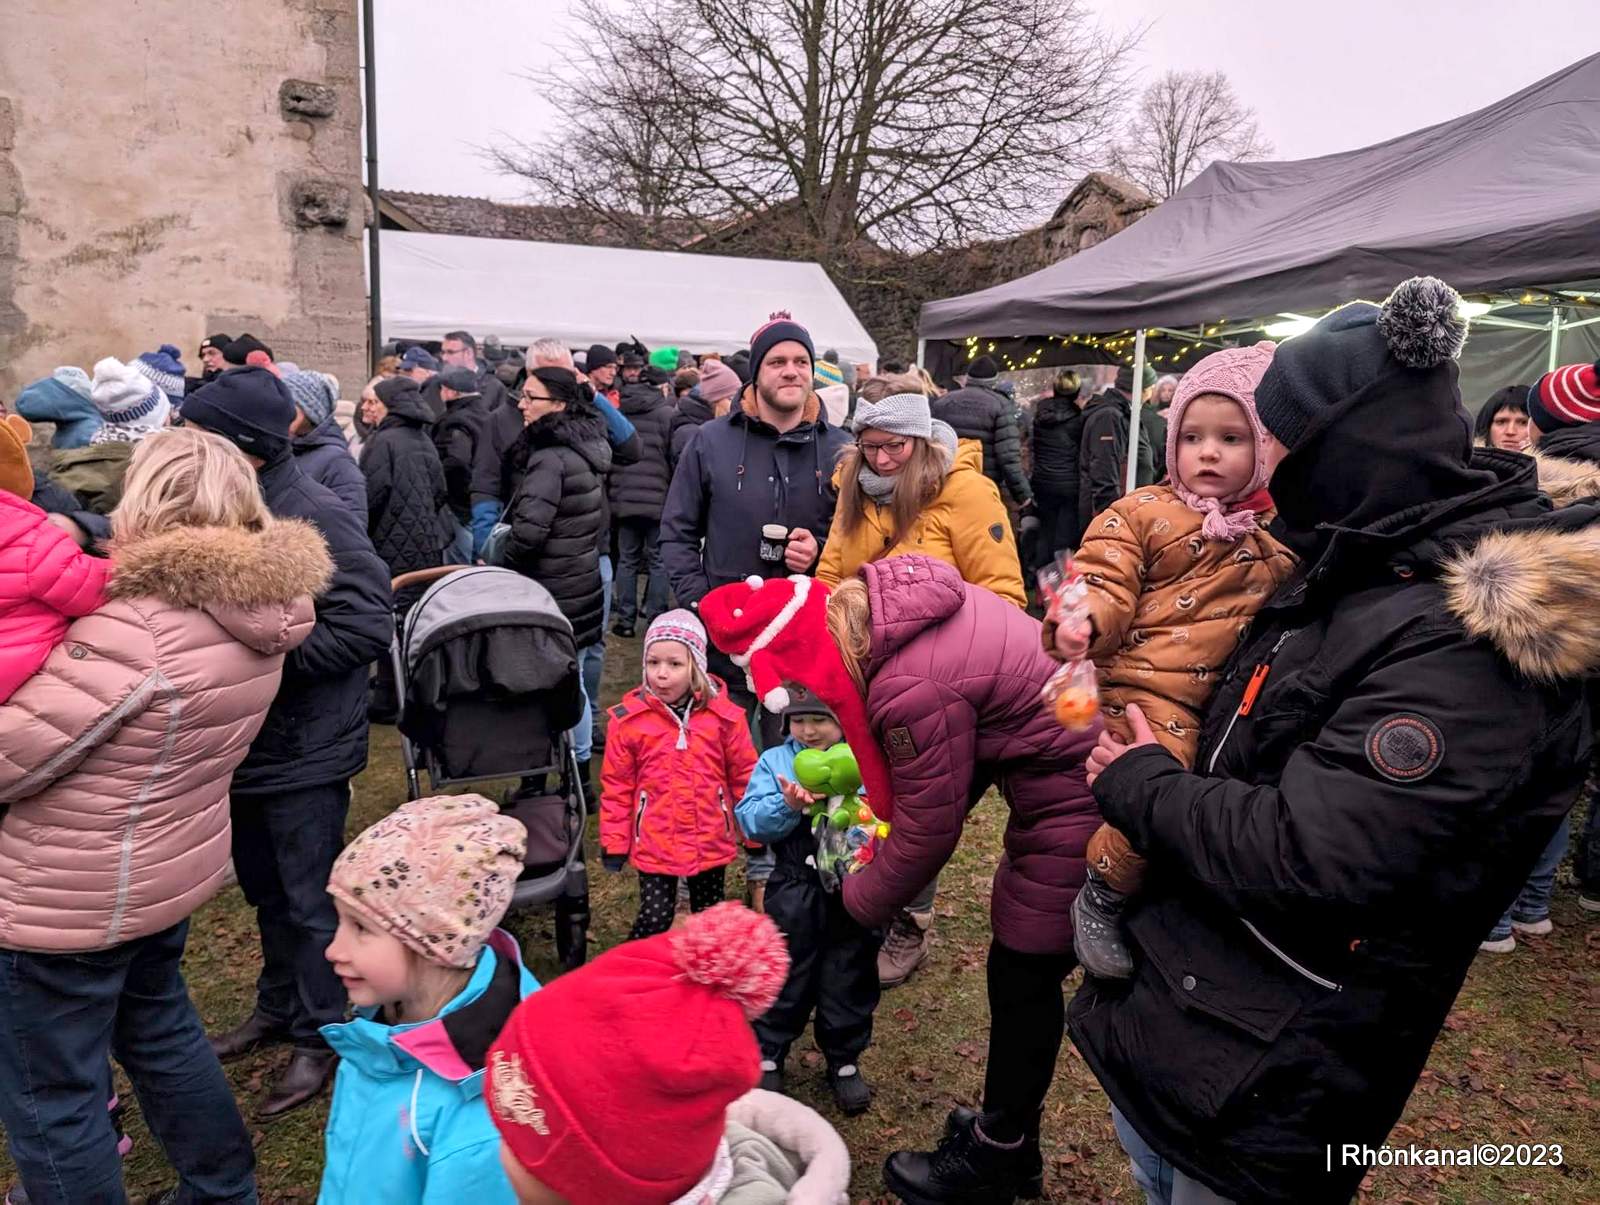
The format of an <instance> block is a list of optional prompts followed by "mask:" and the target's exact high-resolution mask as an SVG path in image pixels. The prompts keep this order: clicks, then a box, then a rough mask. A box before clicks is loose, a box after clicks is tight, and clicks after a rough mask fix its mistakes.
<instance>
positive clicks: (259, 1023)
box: [208, 1012, 289, 1063]
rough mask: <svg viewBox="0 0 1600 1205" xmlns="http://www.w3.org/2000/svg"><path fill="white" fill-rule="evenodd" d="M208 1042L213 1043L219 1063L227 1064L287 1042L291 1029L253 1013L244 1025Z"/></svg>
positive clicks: (212, 1048) (212, 1049)
mask: <svg viewBox="0 0 1600 1205" xmlns="http://www.w3.org/2000/svg"><path fill="white" fill-rule="evenodd" d="M208 1040H209V1041H210V1043H211V1051H212V1053H213V1054H215V1055H216V1056H217V1059H218V1061H219V1062H223V1063H226V1062H229V1061H230V1060H232V1059H236V1058H239V1057H241V1056H242V1055H246V1054H249V1053H250V1052H251V1051H252V1050H256V1049H259V1048H260V1047H262V1046H276V1045H278V1044H279V1043H282V1042H287V1041H288V1040H289V1027H288V1026H287V1025H284V1024H282V1023H280V1022H278V1021H271V1020H268V1019H267V1018H266V1017H263V1016H262V1015H261V1014H260V1013H256V1012H253V1013H251V1014H250V1015H249V1016H248V1017H246V1018H245V1020H244V1024H243V1025H237V1026H235V1027H234V1028H233V1029H230V1030H228V1031H227V1032H226V1033H219V1034H217V1035H216V1036H215V1037H213V1038H210V1039H208Z"/></svg>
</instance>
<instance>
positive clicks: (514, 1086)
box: [487, 901, 850, 1205]
mask: <svg viewBox="0 0 1600 1205" xmlns="http://www.w3.org/2000/svg"><path fill="white" fill-rule="evenodd" d="M788 964H789V958H788V955H787V953H785V951H784V944H783V935H782V934H780V933H779V932H778V930H777V927H776V926H775V925H774V924H773V923H772V921H771V920H770V919H769V918H767V917H765V916H760V915H758V914H756V913H754V912H751V911H750V910H749V909H747V908H745V907H744V906H743V905H741V904H737V903H733V902H731V901H730V902H726V903H722V904H718V905H717V906H716V907H715V908H712V909H711V910H709V911H707V912H703V913H700V914H698V915H696V916H694V917H691V918H690V920H689V922H688V923H687V924H686V925H684V926H683V927H682V928H681V929H677V930H674V931H673V932H670V933H665V934H659V935H657V936H655V937H650V938H647V939H645V940H643V941H636V942H627V943H625V944H623V945H620V946H618V947H616V948H615V949H613V950H610V951H608V952H607V953H605V954H602V955H601V956H600V957H599V958H597V959H595V960H594V961H593V962H591V963H589V964H588V965H587V966H584V967H581V968H579V969H578V970H576V971H572V972H569V973H568V974H566V975H563V976H561V978H559V979H557V980H556V981H555V982H554V983H553V984H551V985H550V986H549V987H546V988H544V989H543V990H541V991H539V992H536V993H534V994H533V995H532V996H529V997H528V998H527V999H526V1000H524V1001H523V1002H522V1003H521V1004H520V1005H519V1006H518V1007H517V1010H516V1012H514V1013H513V1014H512V1015H511V1019H510V1021H508V1022H507V1023H506V1027H505V1029H504V1030H503V1031H502V1032H501V1034H500V1036H499V1038H497V1039H496V1040H495V1043H494V1045H493V1046H492V1047H491V1048H490V1050H489V1086H488V1091H487V1096H488V1100H489V1111H490V1115H491V1116H492V1117H493V1118H494V1123H495V1125H496V1126H498V1127H499V1130H500V1137H501V1147H500V1159H501V1162H502V1164H503V1165H504V1166H505V1170H506V1175H507V1176H509V1177H510V1179H511V1185H512V1188H513V1189H514V1190H515V1191H516V1194H517V1199H518V1200H519V1201H520V1202H523V1203H524V1205H617V1203H619V1202H628V1203H629V1205H781V1203H782V1202H786V1201H787V1202H792V1203H794V1205H846V1203H847V1202H848V1200H849V1197H848V1192H849V1185H850V1156H849V1153H848V1152H847V1151H846V1150H845V1145H844V1142H843V1140H842V1139H840V1137H839V1135H838V1134H837V1133H835V1132H834V1130H833V1129H832V1127H831V1126H829V1125H828V1123H827V1122H826V1121H824V1120H823V1119H822V1118H821V1117H819V1116H818V1115H817V1114H816V1113H814V1112H813V1111H812V1110H810V1109H808V1108H806V1107H805V1106H804V1105H802V1104H799V1103H798V1102H796V1101H792V1100H789V1099H788V1098H787V1097H783V1096H779V1095H777V1094H775V1093H771V1092H762V1091H760V1090H759V1089H756V1088H755V1085H756V1081H757V1080H758V1079H759V1078H760V1075H761V1070H760V1054H759V1051H758V1050H757V1047H756V1040H755V1036H754V1035H753V1034H752V1033H751V1030H750V1022H751V1020H752V1019H753V1018H755V1017H758V1016H760V1015H761V1013H762V1012H764V1011H765V1010H766V1009H767V1008H768V1007H770V1006H771V1004H772V1002H773V1000H774V999H775V998H776V997H777V994H778V989H779V988H780V987H781V986H782V984H783V981H784V975H785V973H786V971H787V970H788Z"/></svg>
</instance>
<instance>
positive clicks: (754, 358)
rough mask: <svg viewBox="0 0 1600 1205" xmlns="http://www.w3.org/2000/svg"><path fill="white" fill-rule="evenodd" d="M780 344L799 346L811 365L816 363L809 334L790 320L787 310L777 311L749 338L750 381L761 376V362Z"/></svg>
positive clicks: (814, 350) (815, 353)
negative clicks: (802, 348)
mask: <svg viewBox="0 0 1600 1205" xmlns="http://www.w3.org/2000/svg"><path fill="white" fill-rule="evenodd" d="M780 343H798V344H800V345H801V346H802V347H804V348H805V349H806V355H808V356H810V357H811V361H812V363H815V362H816V359H817V352H816V349H815V348H814V347H812V346H811V332H810V331H808V330H806V328H805V327H803V326H801V325H800V324H799V323H798V322H796V321H795V320H794V319H793V318H791V317H790V316H789V311H788V310H779V311H778V312H777V313H775V314H773V315H772V317H771V319H770V320H769V321H768V322H767V324H766V325H765V326H763V327H762V328H761V329H760V330H758V331H757V332H756V333H755V334H753V335H751V336H750V379H751V380H754V379H755V378H756V377H757V376H759V375H760V374H761V362H762V361H763V360H765V359H766V358H767V353H769V352H770V351H771V350H772V349H773V348H774V347H776V346H778V344H780Z"/></svg>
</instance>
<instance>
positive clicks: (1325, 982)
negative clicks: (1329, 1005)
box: [1239, 916, 1344, 992]
mask: <svg viewBox="0 0 1600 1205" xmlns="http://www.w3.org/2000/svg"><path fill="white" fill-rule="evenodd" d="M1239 923H1240V924H1242V925H1243V926H1244V927H1245V928H1246V929H1249V930H1250V932H1251V933H1253V934H1255V939H1256V940H1257V941H1259V942H1260V943H1261V944H1262V945H1264V946H1266V947H1267V949H1269V950H1271V951H1272V952H1273V953H1274V954H1276V955H1277V956H1278V960H1279V961H1280V962H1282V963H1283V965H1284V966H1286V967H1288V968H1289V969H1290V970H1291V971H1297V972H1298V973H1299V974H1301V975H1303V976H1304V977H1305V978H1307V979H1309V980H1311V982H1312V983H1315V984H1316V985H1317V986H1318V987H1325V988H1327V989H1328V990H1329V991H1330V992H1342V991H1344V988H1342V987H1340V986H1339V985H1338V984H1337V983H1335V982H1334V981H1333V980H1332V979H1324V978H1323V977H1322V976H1321V975H1319V974H1317V973H1316V972H1315V971H1312V970H1308V969H1307V968H1305V967H1303V966H1301V965H1300V964H1299V963H1298V962H1296V961H1295V960H1294V959H1292V958H1290V957H1289V956H1288V955H1287V954H1285V953H1284V952H1283V951H1282V950H1280V949H1278V947H1277V946H1275V945H1273V944H1272V943H1271V942H1270V941H1268V940H1267V939H1266V937H1265V936H1263V934H1262V932H1261V930H1260V929H1258V928H1256V927H1255V926H1254V925H1252V924H1251V923H1250V922H1249V921H1247V920H1245V919H1244V917H1242V916H1241V917H1240V918H1239Z"/></svg>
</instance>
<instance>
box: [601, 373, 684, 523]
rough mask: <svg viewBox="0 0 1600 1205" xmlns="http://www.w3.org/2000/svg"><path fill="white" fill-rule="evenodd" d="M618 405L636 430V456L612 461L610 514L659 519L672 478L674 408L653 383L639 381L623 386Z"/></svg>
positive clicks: (618, 516)
mask: <svg viewBox="0 0 1600 1205" xmlns="http://www.w3.org/2000/svg"><path fill="white" fill-rule="evenodd" d="M620 409H621V411H622V413H623V415H624V417H626V418H627V419H628V421H629V422H631V423H632V424H633V426H634V430H635V431H637V432H638V434H639V458H638V460H636V461H634V462H633V463H631V464H623V463H621V462H620V461H619V462H617V463H615V464H613V465H612V468H611V482H610V485H609V487H608V490H607V493H608V495H609V497H610V500H611V514H612V516H613V517H614V518H617V519H651V520H660V518H661V508H662V507H663V506H665V505H666V502H667V486H668V485H670V484H671V482H672V468H671V466H670V464H669V463H668V453H669V443H670V441H671V438H672V423H673V420H674V418H675V416H676V415H677V408H676V407H675V406H674V405H673V403H672V402H671V401H669V400H668V399H667V398H666V397H664V396H662V393H661V390H659V389H657V388H656V387H655V386H654V385H646V384H643V383H642V382H639V383H635V384H632V385H625V386H623V389H622V405H621V407H620Z"/></svg>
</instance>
